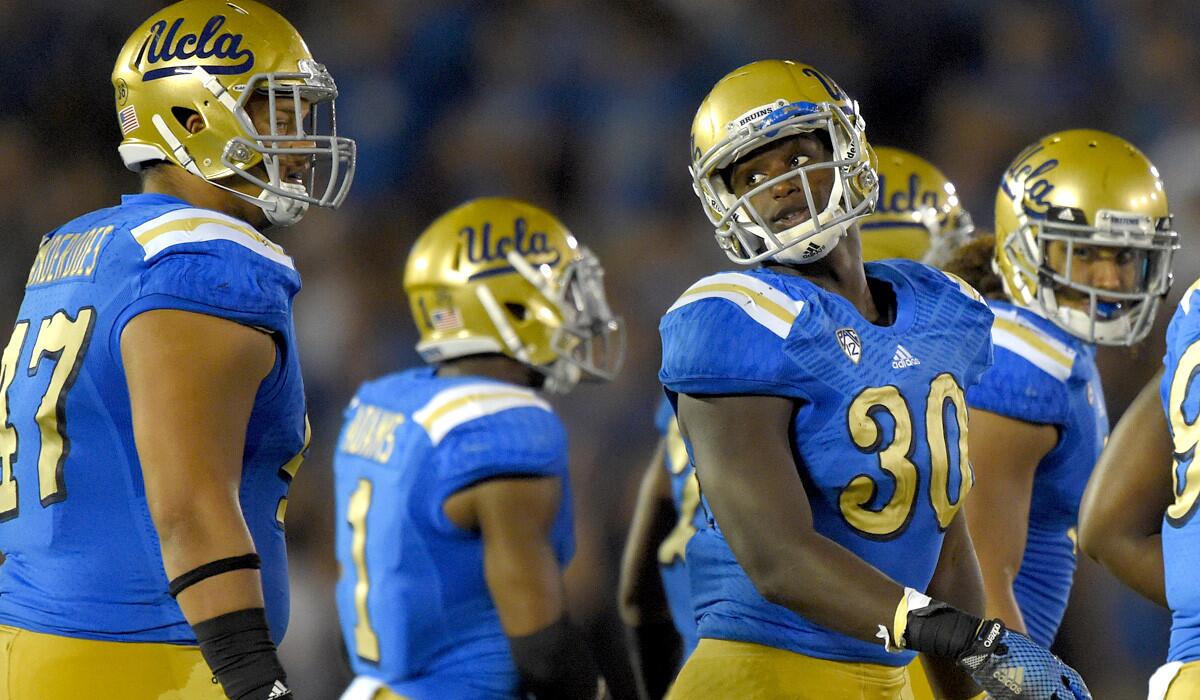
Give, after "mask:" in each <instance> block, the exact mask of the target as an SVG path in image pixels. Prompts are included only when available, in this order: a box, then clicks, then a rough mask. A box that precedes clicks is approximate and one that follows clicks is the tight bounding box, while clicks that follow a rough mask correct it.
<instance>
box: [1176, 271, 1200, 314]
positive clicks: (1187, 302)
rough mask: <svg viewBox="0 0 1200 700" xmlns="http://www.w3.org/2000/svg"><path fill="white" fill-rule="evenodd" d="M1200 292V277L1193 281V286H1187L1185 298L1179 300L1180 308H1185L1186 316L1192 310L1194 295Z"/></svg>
mask: <svg viewBox="0 0 1200 700" xmlns="http://www.w3.org/2000/svg"><path fill="white" fill-rule="evenodd" d="M1197 292H1200V279H1197V280H1196V281H1195V282H1192V286H1190V287H1188V288H1187V291H1186V292H1184V293H1183V298H1182V299H1180V300H1179V308H1181V309H1183V314H1184V315H1185V316H1186V315H1187V314H1190V313H1191V312H1192V297H1193V296H1195V295H1196V293H1197Z"/></svg>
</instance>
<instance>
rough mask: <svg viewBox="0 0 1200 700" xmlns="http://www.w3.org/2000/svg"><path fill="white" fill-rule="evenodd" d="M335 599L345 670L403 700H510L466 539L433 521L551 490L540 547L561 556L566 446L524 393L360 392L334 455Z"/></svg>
mask: <svg viewBox="0 0 1200 700" xmlns="http://www.w3.org/2000/svg"><path fill="white" fill-rule="evenodd" d="M334 474H335V484H336V492H337V494H336V495H337V556H338V562H339V563H340V564H341V571H342V576H341V578H340V579H339V581H338V585H337V603H338V613H339V617H340V618H341V624H342V634H343V635H344V638H345V640H346V647H347V649H348V650H349V652H350V658H351V661H352V665H353V667H354V670H355V672H356V673H358V674H359V675H364V676H370V677H373V678H376V679H379V680H381V681H383V682H385V683H386V684H387V685H388V686H389V687H391V689H392V690H393V691H395V692H397V693H399V694H400V695H402V696H404V697H407V698H411V699H412V700H427V699H434V700H436V699H441V698H459V697H471V698H516V697H517V691H518V676H517V669H516V665H515V664H514V663H513V660H512V655H511V652H510V651H509V644H508V638H507V637H506V636H505V635H504V630H503V628H502V627H501V626H500V619H499V617H498V616H497V613H496V607H495V605H494V604H493V602H492V596H491V593H490V592H489V590H488V587H487V582H486V580H485V579H484V572H483V540H482V538H481V537H480V534H479V533H478V532H468V531H465V530H463V529H461V528H459V527H458V526H456V525H455V524H454V523H452V522H451V521H450V520H449V519H448V518H447V517H446V515H445V512H444V511H443V509H442V506H443V504H444V503H445V501H446V499H447V498H448V497H450V496H451V495H453V494H454V493H456V492H458V491H461V490H462V489H465V488H467V487H469V486H471V485H473V484H477V483H479V482H481V481H485V480H487V479H492V478H497V477H505V476H549V477H557V478H559V479H560V480H561V482H562V505H561V507H560V509H559V512H558V516H557V519H556V521H555V523H554V526H553V531H552V546H553V547H554V551H555V554H556V556H557V558H558V561H559V563H560V564H561V565H562V566H563V567H565V566H566V564H567V562H568V561H569V560H570V558H571V555H572V554H573V551H574V534H573V531H572V521H571V494H570V488H569V483H568V479H567V439H566V432H565V431H564V429H563V426H562V423H561V422H560V421H559V419H558V417H557V416H556V415H555V414H554V412H553V411H552V410H551V408H550V406H549V404H547V403H546V402H545V401H544V400H543V399H541V398H540V397H539V396H538V395H537V394H536V393H535V392H533V391H532V390H530V389H527V388H523V387H517V386H513V385H510V384H505V383H502V382H498V381H493V380H489V379H482V378H479V377H445V378H443V377H438V376H436V375H435V373H434V369H433V368H432V367H422V368H419V369H413V370H409V371H406V372H401V373H398V374H392V375H388V376H386V377H383V378H381V379H378V380H375V381H371V382H368V383H366V384H364V385H363V386H362V387H361V388H360V389H359V391H358V394H357V395H355V397H354V400H353V401H352V402H351V404H350V407H349V409H347V412H346V423H345V426H344V428H343V429H342V433H341V437H340V438H339V440H338V446H337V453H336V454H335V455H334Z"/></svg>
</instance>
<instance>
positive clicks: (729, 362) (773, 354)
mask: <svg viewBox="0 0 1200 700" xmlns="http://www.w3.org/2000/svg"><path fill="white" fill-rule="evenodd" d="M797 296H799V295H797ZM808 306H809V305H808V304H807V302H805V300H804V299H797V298H794V297H793V296H792V295H789V294H787V293H785V292H784V291H782V290H781V289H779V288H777V287H775V286H773V285H772V284H770V283H768V282H767V281H765V280H763V279H761V278H759V277H757V276H754V275H750V274H746V273H741V272H723V273H719V274H715V275H710V276H708V277H705V278H703V279H701V280H700V281H698V282H696V283H695V284H693V285H692V286H691V287H688V289H687V290H686V291H685V292H684V293H683V294H681V295H680V296H679V298H678V299H677V300H676V301H675V303H674V304H672V305H671V307H670V308H669V309H667V312H666V314H665V315H664V316H663V318H662V320H661V321H660V322H659V332H660V334H661V335H662V344H663V347H662V352H663V364H662V369H661V371H660V373H659V379H660V380H661V381H662V382H663V384H664V385H665V386H667V387H668V388H670V389H671V390H673V391H678V392H681V393H692V394H721V393H725V394H770V395H794V394H796V393H797V392H796V391H795V387H791V388H789V385H791V384H792V382H793V381H794V380H795V378H796V368H795V366H794V364H793V363H792V362H791V360H789V359H788V358H787V356H786V354H785V353H784V352H783V340H784V338H786V337H788V334H789V333H790V332H791V329H792V326H793V324H794V323H795V322H796V320H797V318H800V317H802V315H803V314H804V313H805V310H806V308H807V307H808Z"/></svg>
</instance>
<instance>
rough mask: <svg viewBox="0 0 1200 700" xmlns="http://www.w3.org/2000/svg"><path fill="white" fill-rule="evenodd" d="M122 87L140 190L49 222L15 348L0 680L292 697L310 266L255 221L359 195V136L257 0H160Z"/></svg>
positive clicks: (8, 386)
mask: <svg viewBox="0 0 1200 700" xmlns="http://www.w3.org/2000/svg"><path fill="white" fill-rule="evenodd" d="M112 81H113V87H114V91H115V96H116V107H115V114H116V117H117V121H118V123H119V125H120V128H121V132H122V134H123V136H124V138H123V140H122V141H121V144H120V147H119V152H120V155H121V157H122V159H123V160H124V162H125V165H126V166H127V167H128V168H130V169H131V170H134V171H136V172H139V173H140V174H141V177H142V193H141V194H135V195H130V196H126V197H123V198H122V201H121V203H120V204H119V205H117V206H114V207H110V208H107V209H101V210H99V211H95V212H92V213H89V214H85V215H83V216H81V217H78V218H76V219H73V220H71V221H69V222H67V223H65V224H63V225H62V226H60V227H59V228H57V229H55V230H54V231H52V232H50V233H49V234H47V235H46V236H45V237H44V238H43V239H42V242H41V246H40V248H39V249H38V251H37V256H36V258H35V259H34V261H33V265H32V267H31V268H30V271H29V277H28V281H27V284H26V288H25V297H24V300H23V302H22V304H21V307H20V311H19V312H18V316H17V321H16V324H15V327H14V329H13V332H12V335H11V336H10V337H9V338H8V340H7V344H6V347H5V348H4V351H3V354H2V355H0V549H2V550H3V551H4V553H5V554H6V555H7V560H6V561H5V563H4V566H3V567H0V654H3V659H2V660H0V688H3V690H2V691H0V697H5V698H8V697H11V698H38V699H39V700H66V699H68V698H81V697H87V698H104V699H112V700H117V699H122V700H124V699H128V698H168V697H169V698H180V699H185V700H191V699H193V698H195V699H208V698H222V697H229V698H238V699H241V700H268V699H277V698H285V697H291V696H292V695H291V692H290V691H289V690H288V688H287V681H286V677H285V674H284V671H283V668H282V667H281V666H280V663H279V660H278V658H277V655H276V644H277V643H278V642H279V640H280V639H281V638H282V637H283V634H284V632H285V630H286V629H287V622H288V586H287V561H286V551H285V547H284V532H283V517H284V509H285V506H286V505H287V492H288V484H289V482H290V481H291V479H292V477H293V476H294V475H295V473H296V469H297V468H298V467H299V465H300V461H301V458H302V455H303V453H304V451H305V448H306V446H307V442H308V431H307V422H306V420H305V401H304V392H303V386H302V383H301V378H300V368H299V365H298V364H297V359H296V343H295V334H294V332H293V328H292V297H293V295H294V294H295V293H296V292H297V290H299V288H300V279H299V277H298V276H297V273H296V270H295V268H294V266H293V264H292V260H291V258H290V257H288V255H287V254H286V253H285V252H284V251H283V250H282V249H281V248H280V247H279V246H278V245H276V244H275V243H274V242H272V241H271V240H270V239H269V238H267V237H266V236H264V235H263V234H262V233H260V229H264V228H266V227H268V226H270V225H272V224H276V225H285V224H290V223H293V222H295V221H297V220H299V219H300V217H301V216H302V215H303V214H304V211H305V209H306V208H307V207H308V206H309V205H317V206H330V207H332V206H336V205H337V204H338V203H340V202H341V201H342V198H343V197H344V196H345V194H346V190H347V188H348V187H349V184H350V177H351V174H352V172H353V168H354V144H353V142H352V141H349V140H347V139H345V138H343V137H339V136H337V135H336V134H335V133H321V132H318V131H317V130H316V129H315V128H314V127H315V126H316V125H319V124H326V125H332V122H331V121H328V120H322V119H321V118H319V117H318V116H317V115H318V113H319V112H320V111H323V110H329V111H332V108H333V102H334V97H335V96H336V94H337V90H336V88H335V87H334V82H333V79H332V78H331V77H330V75H329V73H328V72H327V71H326V70H325V68H324V67H323V66H321V64H319V63H316V62H315V61H314V60H313V58H312V55H311V54H310V53H309V51H308V49H307V47H306V46H305V44H304V41H303V39H301V37H300V35H299V34H298V33H297V32H296V30H295V28H293V27H292V25H290V24H289V23H288V22H287V20H285V19H284V18H283V17H281V16H279V14H277V13H276V12H275V11H273V10H271V9H269V8H267V7H265V6H263V5H260V4H258V3H256V2H251V1H249V0H238V2H236V3H226V2H218V1H217V0H185V1H184V2H180V3H177V4H174V5H171V6H169V7H167V8H165V9H163V10H160V11H159V12H158V13H156V14H154V15H153V16H152V17H150V18H149V19H148V20H146V22H145V23H143V24H142V26H141V27H139V28H138V29H137V31H135V32H134V33H133V35H132V36H131V37H130V38H129V40H128V41H127V42H126V44H125V46H124V48H123V49H122V50H121V53H120V56H119V58H118V59H117V64H116V67H115V68H114V69H113V74H112ZM323 168H324V172H325V175H324V177H325V178H327V179H325V180H324V181H323V184H318V181H317V179H316V178H318V177H319V174H318V172H317V171H318V170H322V169H323Z"/></svg>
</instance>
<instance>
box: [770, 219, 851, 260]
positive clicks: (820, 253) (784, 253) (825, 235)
mask: <svg viewBox="0 0 1200 700" xmlns="http://www.w3.org/2000/svg"><path fill="white" fill-rule="evenodd" d="M845 235H846V224H844V223H843V224H834V225H833V226H830V227H828V228H824V229H822V230H821V231H820V232H818V233H817V234H816V235H812V236H810V237H808V238H806V239H804V240H803V241H801V242H800V243H798V244H796V245H789V246H788V247H786V248H783V249H781V250H780V251H779V252H778V253H776V254H775V255H773V256H772V259H774V260H775V261H776V262H781V263H787V264H789V265H807V264H809V263H815V262H817V261H818V260H821V259H822V258H824V257H825V256H826V255H829V253H830V252H831V251H833V249H834V248H836V247H837V245H838V243H840V242H841V240H842V238H844V237H845Z"/></svg>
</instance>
